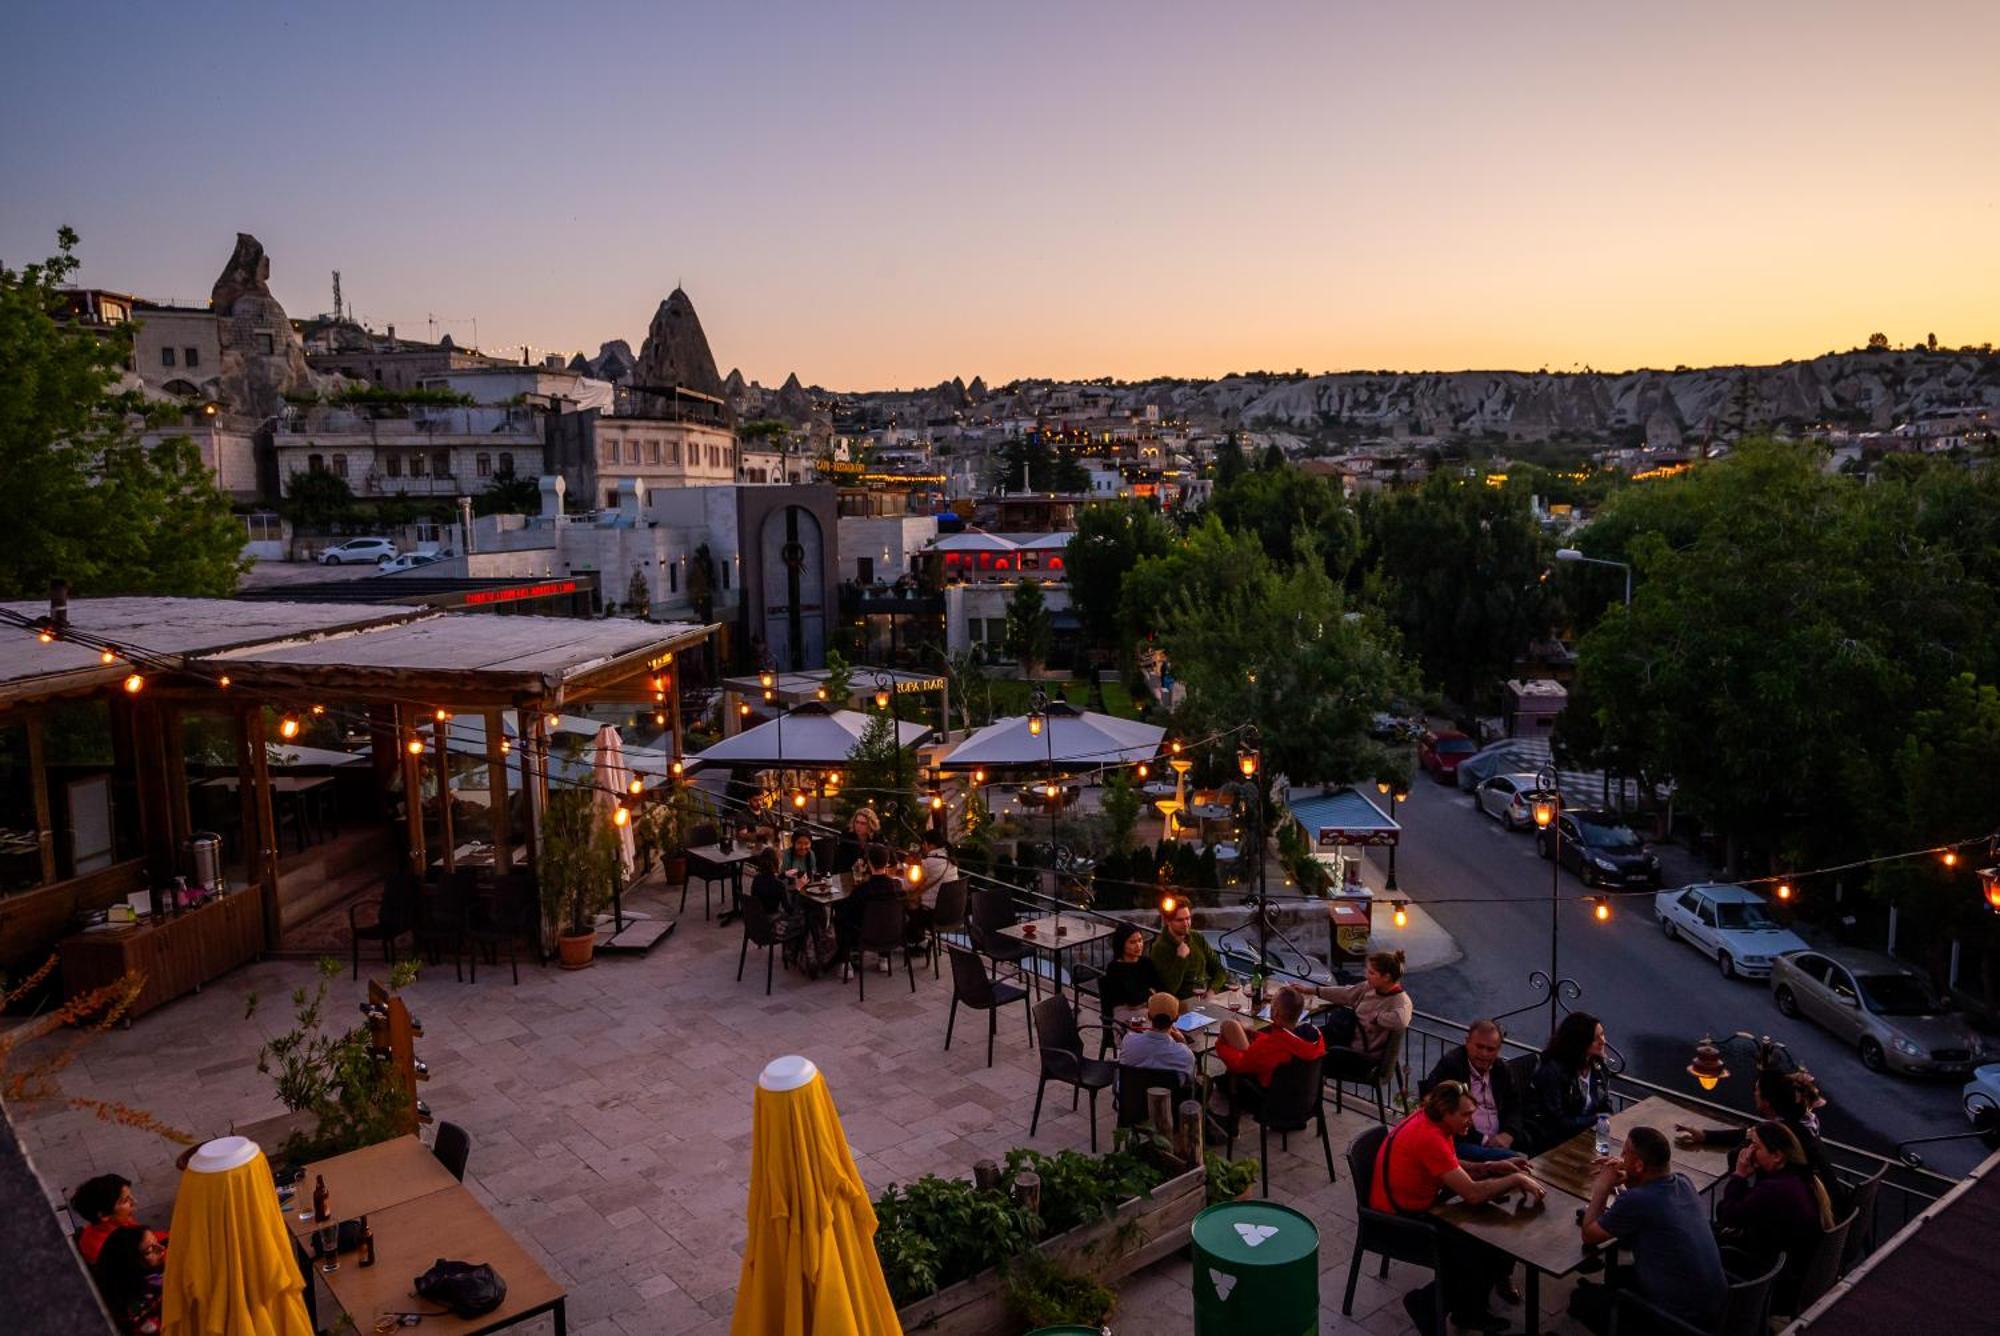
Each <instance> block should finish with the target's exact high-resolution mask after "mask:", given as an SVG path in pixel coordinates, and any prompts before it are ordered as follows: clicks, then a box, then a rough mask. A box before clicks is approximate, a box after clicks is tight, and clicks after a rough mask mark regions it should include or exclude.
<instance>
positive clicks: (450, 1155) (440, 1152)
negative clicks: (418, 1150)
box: [431, 1123, 472, 1183]
mask: <svg viewBox="0 0 2000 1336" xmlns="http://www.w3.org/2000/svg"><path fill="white" fill-rule="evenodd" d="M431 1154H433V1155H435V1156H436V1157H437V1161H438V1163H439V1164H441V1165H443V1166H444V1167H445V1168H447V1169H449V1170H451V1176H452V1177H453V1178H455V1179H457V1180H458V1181H459V1182H461V1183H463V1182H464V1181H465V1159H466V1156H468V1155H470V1154H472V1138H471V1137H470V1136H468V1135H467V1134H466V1131H465V1129H464V1128H462V1127H460V1126H459V1125H458V1124H457V1123H439V1124H438V1130H437V1140H436V1141H435V1142H434V1143H432V1145H431Z"/></svg>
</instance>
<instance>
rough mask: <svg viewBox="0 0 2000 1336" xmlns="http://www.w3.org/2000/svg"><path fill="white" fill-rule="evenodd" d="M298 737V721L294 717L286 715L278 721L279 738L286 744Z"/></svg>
mask: <svg viewBox="0 0 2000 1336" xmlns="http://www.w3.org/2000/svg"><path fill="white" fill-rule="evenodd" d="M298 735H299V721H298V720H297V719H296V718H295V717H293V716H292V715H289V714H288V715H286V716H285V717H284V718H283V719H280V720H279V721H278V736H279V737H281V738H283V739H284V740H285V741H287V742H290V741H291V740H292V739H293V738H295V737H297V736H298Z"/></svg>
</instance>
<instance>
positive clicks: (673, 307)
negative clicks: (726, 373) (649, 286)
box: [633, 288, 722, 399]
mask: <svg viewBox="0 0 2000 1336" xmlns="http://www.w3.org/2000/svg"><path fill="white" fill-rule="evenodd" d="M633 384H635V385H637V386H640V387H642V388H644V389H648V390H669V389H682V390H693V391H695V392H696V393H698V394H708V395H713V396H715V397H716V398H718V399H720V398H721V397H722V376H721V374H720V373H719V372H717V371H716V369H715V355H714V354H713V353H711V352H709V350H708V336H707V335H705V334H703V333H702V332H701V317H699V316H697V315H696V314H695V313H694V303H693V302H691V301H689V300H688V295H687V293H685V292H683V291H681V290H680V289H679V288H675V289H674V290H673V292H672V293H670V294H669V295H668V297H667V299H666V300H665V301H663V302H661V303H660V309H659V310H657V311H655V312H654V313H653V323H652V326H651V327H650V328H649V329H647V331H646V342H645V344H644V346H642V347H641V348H640V349H639V364H638V368H637V370H636V371H635V372H634V373H633Z"/></svg>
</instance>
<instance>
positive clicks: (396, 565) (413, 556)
mask: <svg viewBox="0 0 2000 1336" xmlns="http://www.w3.org/2000/svg"><path fill="white" fill-rule="evenodd" d="M443 560H444V553H442V552H405V553H403V554H402V555H401V556H398V557H391V558H389V560H387V561H385V562H383V563H382V564H381V566H380V567H379V568H378V573H379V574H382V575H394V574H395V573H396V572H397V571H414V570H416V569H417V568H419V567H421V566H434V565H436V564H437V563H438V562H440V561H443Z"/></svg>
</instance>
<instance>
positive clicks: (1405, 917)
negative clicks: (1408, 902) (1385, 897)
mask: <svg viewBox="0 0 2000 1336" xmlns="http://www.w3.org/2000/svg"><path fill="white" fill-rule="evenodd" d="M1396 926H1397V927H1399V928H1407V927H1409V926H1410V915H1409V912H1408V911H1407V910H1405V909H1404V908H1403V902H1402V901H1400V900H1398V901H1397V902H1396Z"/></svg>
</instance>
